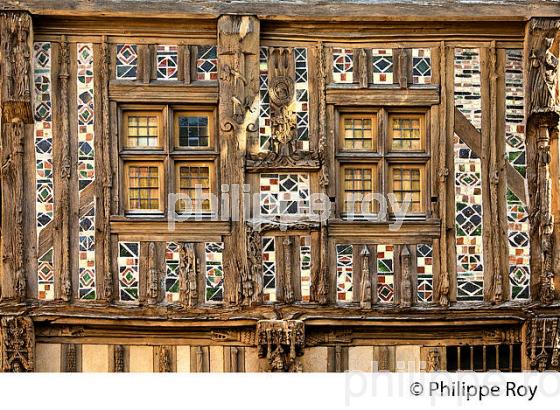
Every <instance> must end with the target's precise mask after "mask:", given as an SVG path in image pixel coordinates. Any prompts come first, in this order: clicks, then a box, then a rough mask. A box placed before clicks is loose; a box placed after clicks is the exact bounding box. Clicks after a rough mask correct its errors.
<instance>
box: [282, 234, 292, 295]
mask: <svg viewBox="0 0 560 410" xmlns="http://www.w3.org/2000/svg"><path fill="white" fill-rule="evenodd" d="M293 244H294V241H293V240H292V238H291V237H289V236H287V237H285V238H284V240H283V241H282V245H283V246H284V252H283V253H284V302H285V303H293V302H294V284H293V269H292V267H293Z"/></svg>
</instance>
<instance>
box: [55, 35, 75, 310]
mask: <svg viewBox="0 0 560 410" xmlns="http://www.w3.org/2000/svg"><path fill="white" fill-rule="evenodd" d="M58 63H59V67H60V68H59V73H58V79H59V84H60V104H59V110H60V113H59V118H60V128H59V137H58V141H59V142H60V144H61V147H62V149H61V151H62V160H61V165H60V176H61V184H60V185H61V186H60V200H59V203H58V205H57V206H56V207H55V213H56V214H55V221H56V223H55V230H56V231H58V232H57V233H58V235H57V236H58V237H59V238H60V241H61V252H62V255H61V256H62V257H61V265H60V266H61V276H60V297H61V298H62V300H64V301H66V302H68V301H70V300H71V299H72V267H71V265H70V229H71V228H70V181H71V169H72V167H71V160H70V158H71V153H70V125H69V121H70V118H69V98H68V79H69V77H70V68H69V67H70V50H69V46H68V42H67V41H66V36H62V37H61V41H60V52H59V58H58Z"/></svg>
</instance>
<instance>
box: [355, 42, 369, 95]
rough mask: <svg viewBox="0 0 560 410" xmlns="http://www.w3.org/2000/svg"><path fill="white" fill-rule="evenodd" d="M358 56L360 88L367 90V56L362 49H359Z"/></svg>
mask: <svg viewBox="0 0 560 410" xmlns="http://www.w3.org/2000/svg"><path fill="white" fill-rule="evenodd" d="M358 52H359V56H360V60H359V62H360V67H359V68H360V79H359V81H360V87H362V88H368V85H369V71H368V61H369V60H368V56H367V53H366V50H365V49H363V48H360V49H359V51H358Z"/></svg>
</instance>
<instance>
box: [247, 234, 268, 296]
mask: <svg viewBox="0 0 560 410" xmlns="http://www.w3.org/2000/svg"><path fill="white" fill-rule="evenodd" d="M247 251H248V253H247V258H248V261H249V270H250V272H251V277H252V278H253V279H254V283H255V289H254V292H255V294H256V295H255V300H256V301H257V302H258V303H261V302H262V297H263V295H262V292H263V286H264V284H263V269H262V235H261V233H260V231H259V230H257V229H254V228H253V227H252V226H249V227H248V230H247Z"/></svg>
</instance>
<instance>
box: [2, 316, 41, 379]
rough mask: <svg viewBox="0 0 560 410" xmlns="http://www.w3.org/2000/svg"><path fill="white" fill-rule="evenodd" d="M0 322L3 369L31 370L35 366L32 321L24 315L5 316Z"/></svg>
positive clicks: (10, 370) (12, 370) (15, 370)
mask: <svg viewBox="0 0 560 410" xmlns="http://www.w3.org/2000/svg"><path fill="white" fill-rule="evenodd" d="M1 323H2V369H3V371H4V372H32V371H33V370H34V368H35V364H34V352H35V332H34V328H33V321H32V320H31V319H30V318H29V317H24V316H5V317H3V318H2V322H1Z"/></svg>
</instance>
